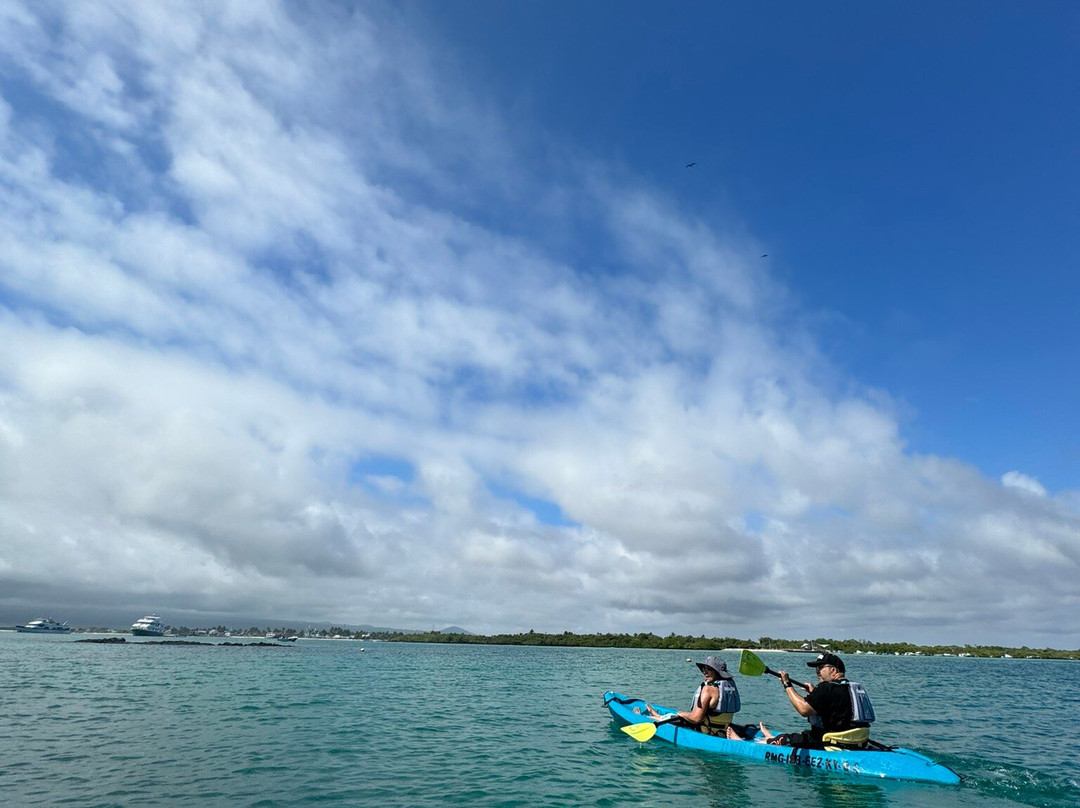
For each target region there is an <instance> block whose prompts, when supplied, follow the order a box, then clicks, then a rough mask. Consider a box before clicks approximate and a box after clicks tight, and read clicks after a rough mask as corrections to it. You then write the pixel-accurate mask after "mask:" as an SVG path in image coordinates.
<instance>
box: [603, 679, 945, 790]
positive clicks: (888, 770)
mask: <svg viewBox="0 0 1080 808" xmlns="http://www.w3.org/2000/svg"><path fill="white" fill-rule="evenodd" d="M604 704H605V705H607V708H608V710H610V711H611V715H612V717H613V718H614V719H615V720H616V721H618V722H619V723H620V724H640V723H642V721H644V720H647V719H643V718H642V715H641V714H639V713H635V712H634V709H635V708H637V709H638V710H640V711H641V712H642V713H644V712H645V702H644V701H642V700H640V699H635V698H632V697H630V696H624V695H623V694H621V693H616V692H614V691H608V692H607V693H605V694H604ZM653 709H655V710H656V711H657V712H658V713H661V714H668V713H674V712H675V710H673V709H671V708H670V707H661V706H659V705H657V704H653ZM653 739H654V740H660V741H666V742H667V743H670V744H673V745H675V746H681V747H683V748H685V749H697V750H699V751H702V752H710V753H713V754H717V755H726V756H728V757H739V758H745V759H747V760H755V761H760V762H762V763H774V764H779V765H782V766H793V767H798V768H805V769H821V770H823V771H832V772H839V773H841V774H852V775H859V776H862V777H878V778H887V779H891V780H916V781H921V782H927V783H944V784H947V785H956V784H958V783H959V782H960V776H959V775H958V774H957V773H956V772H954V771H953V770H952V769H950V768H948V767H947V766H942V765H941V764H940V763H936V762H935V761H933V760H931V759H930V758H928V757H926V756H924V755H920V754H919V753H918V752H913V751H911V750H910V749H904V748H902V747H899V746H898V747H894V748H893V749H892V750H891V751H876V750H865V751H863V750H844V751H840V752H829V751H821V750H818V749H792V748H791V747H787V746H771V745H769V744H766V743H765V739H764V738H763V737H762V736H761V734H760V733H758V735H757V737H756V738H755V739H754V740H751V741H729V740H728V739H727V738H718V737H716V736H714V735H706V734H705V733H702V732H697V731H695V730H692V729H689V728H687V727H680V726H677V725H675V724H664V723H661V724H657V726H656V735H655V736H653Z"/></svg>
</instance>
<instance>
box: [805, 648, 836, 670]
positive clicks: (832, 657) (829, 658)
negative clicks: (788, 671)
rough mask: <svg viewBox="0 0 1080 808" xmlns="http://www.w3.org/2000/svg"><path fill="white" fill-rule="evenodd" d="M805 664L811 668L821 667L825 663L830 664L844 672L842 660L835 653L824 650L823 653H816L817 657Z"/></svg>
mask: <svg viewBox="0 0 1080 808" xmlns="http://www.w3.org/2000/svg"><path fill="white" fill-rule="evenodd" d="M806 664H807V665H809V666H810V667H811V668H822V667H824V666H826V665H832V666H833V667H834V668H836V669H837V670H838V671H840V673H844V672H845V671H844V660H842V659H841V658H840V657H838V656H837V655H836V654H830V653H829V652H828V651H826V652H825V653H824V654H818V658H817V659H815V660H812V661H811V662H807V663H806Z"/></svg>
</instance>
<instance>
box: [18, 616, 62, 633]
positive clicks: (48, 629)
mask: <svg viewBox="0 0 1080 808" xmlns="http://www.w3.org/2000/svg"><path fill="white" fill-rule="evenodd" d="M15 630H16V631H21V632H23V633H24V634H68V633H70V632H71V626H69V625H68V624H67V623H66V622H64V623H57V622H56V621H55V620H53V619H52V618H49V617H40V618H38V619H37V620H31V621H30V622H29V623H27V624H26V625H25V626H15Z"/></svg>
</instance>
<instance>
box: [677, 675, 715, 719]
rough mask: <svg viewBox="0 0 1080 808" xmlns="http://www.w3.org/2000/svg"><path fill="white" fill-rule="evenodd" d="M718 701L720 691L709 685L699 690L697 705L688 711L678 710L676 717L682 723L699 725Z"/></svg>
mask: <svg viewBox="0 0 1080 808" xmlns="http://www.w3.org/2000/svg"><path fill="white" fill-rule="evenodd" d="M719 699H720V689H719V688H716V687H713V686H711V685H705V687H703V688H701V698H700V699H698V705H697V706H696V707H694V709H693V710H690V711H683V710H680V711H679V713H678V716H679V718H681V719H683V721H688V722H690V723H691V724H694V725H697V724H700V723H701V722H702V721H704V720H705V714H706V713H708V712H709V710H711V709H712V708H713V707H715V706H716V702H717V701H718V700H719Z"/></svg>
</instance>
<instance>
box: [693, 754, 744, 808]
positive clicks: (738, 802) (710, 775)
mask: <svg viewBox="0 0 1080 808" xmlns="http://www.w3.org/2000/svg"><path fill="white" fill-rule="evenodd" d="M698 765H699V770H700V772H701V777H702V780H703V781H704V782H705V786H706V789H707V791H706V794H707V796H708V799H709V803H708V804H709V808H733V806H738V807H739V808H745V806H748V805H750V804H751V803H752V802H753V799H752V795H751V794H750V785H749V783H748V781H747V779H746V769H745V768H744V764H743V763H742V761H737V760H730V761H729V760H717V759H709V760H706V759H702V760H700V761H699V762H698Z"/></svg>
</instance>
